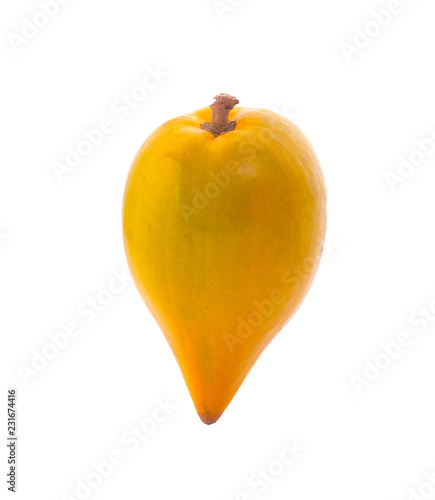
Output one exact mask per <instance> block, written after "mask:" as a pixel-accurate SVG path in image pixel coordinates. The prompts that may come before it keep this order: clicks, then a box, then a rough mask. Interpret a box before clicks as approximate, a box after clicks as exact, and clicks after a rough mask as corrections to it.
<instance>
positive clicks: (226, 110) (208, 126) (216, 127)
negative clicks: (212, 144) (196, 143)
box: [201, 94, 239, 137]
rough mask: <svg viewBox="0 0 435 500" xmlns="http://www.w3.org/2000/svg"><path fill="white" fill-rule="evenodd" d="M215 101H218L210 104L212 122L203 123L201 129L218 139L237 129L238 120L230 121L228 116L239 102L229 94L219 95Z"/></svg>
mask: <svg viewBox="0 0 435 500" xmlns="http://www.w3.org/2000/svg"><path fill="white" fill-rule="evenodd" d="M213 99H216V101H215V102H214V103H213V104H210V108H211V122H206V123H201V128H202V129H203V130H207V132H211V133H212V134H213V135H214V136H215V137H217V136H218V135H223V134H226V133H227V132H231V130H234V129H235V128H236V123H237V122H236V120H233V121H231V122H230V121H228V115H229V114H230V111H231V110H232V109H233V108H234V106H235V105H236V104H238V103H239V100H238V99H236V98H235V97H233V96H232V95H229V94H219V95H217V96H215V97H213Z"/></svg>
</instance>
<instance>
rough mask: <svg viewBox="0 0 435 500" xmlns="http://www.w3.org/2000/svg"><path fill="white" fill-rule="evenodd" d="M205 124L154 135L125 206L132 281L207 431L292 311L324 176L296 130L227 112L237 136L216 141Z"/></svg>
mask: <svg viewBox="0 0 435 500" xmlns="http://www.w3.org/2000/svg"><path fill="white" fill-rule="evenodd" d="M210 119H211V110H210V108H203V109H200V110H198V111H195V112H194V113H192V114H189V115H184V116H180V117H178V118H175V119H172V120H169V121H167V122H165V123H164V124H163V125H162V126H160V127H159V128H158V129H157V130H155V131H154V133H153V134H151V136H150V137H148V139H147V140H146V141H145V142H144V144H143V145H142V147H141V148H140V150H139V152H138V153H137V155H136V157H135V159H134V161H133V164H132V166H131V169H130V172H129V175H128V179H127V184H126V188H125V195H124V204H123V220H124V228H123V229H124V245H125V251H126V255H127V260H128V264H129V266H130V270H131V273H132V276H133V279H134V281H135V284H136V286H137V288H138V290H139V292H140V294H141V296H142V298H143V300H144V302H145V304H146V305H147V307H148V309H149V310H150V312H151V313H152V315H153V316H154V318H155V319H156V321H157V323H158V324H159V326H160V328H161V330H162V331H163V333H164V335H165V337H166V339H167V341H168V343H169V345H170V347H171V349H172V351H173V353H174V355H175V358H176V360H177V362H178V364H179V366H180V368H181V371H182V373H183V376H184V379H185V381H186V384H187V387H188V389H189V392H190V394H191V397H192V399H193V402H194V404H195V407H196V410H197V412H198V414H199V416H200V418H201V419H202V421H203V422H204V423H206V424H211V423H214V422H215V421H216V420H217V419H218V418H219V417H220V415H221V414H222V412H223V411H224V410H225V408H226V407H227V405H228V404H229V403H230V401H231V399H232V398H233V396H234V395H235V393H236V392H237V390H238V388H239V387H240V385H241V383H242V382H243V380H244V379H245V377H246V375H247V374H248V372H249V371H250V369H251V368H252V366H253V365H254V363H255V361H256V360H257V358H258V356H259V355H260V354H261V352H262V351H263V350H264V348H265V347H266V346H267V345H268V343H269V342H270V341H271V340H272V338H273V337H274V336H275V335H276V334H277V333H278V332H279V331H280V330H281V329H282V328H283V327H284V325H285V324H286V323H287V322H288V321H289V319H290V318H291V317H292V316H293V314H294V313H295V312H296V310H297V309H298V307H299V306H300V304H301V303H302V301H303V299H304V297H305V296H306V294H307V292H308V290H309V288H310V286H311V284H312V281H313V279H314V275H315V273H316V271H317V267H318V264H319V260H320V257H321V253H322V248H323V241H324V236H325V230H326V188H325V184H324V179H323V175H322V172H321V169H320V166H319V163H318V160H317V158H316V155H315V153H314V151H313V149H312V147H311V145H310V143H309V142H308V141H307V139H306V138H305V136H304V135H303V133H302V132H301V131H300V130H299V129H298V128H297V127H296V126H295V125H293V124H292V123H291V122H290V121H288V120H287V119H285V118H284V117H282V116H280V115H278V114H277V113H273V112H271V111H268V110H265V109H257V108H243V107H236V108H234V109H233V110H232V111H231V112H230V114H229V120H236V123H237V125H236V127H235V130H233V131H231V132H228V133H225V134H224V135H220V136H217V137H215V136H214V135H213V134H211V133H210V132H207V131H206V130H203V129H201V126H200V124H201V123H202V122H209V121H210ZM225 172H226V174H225ZM204 200H205V201H204Z"/></svg>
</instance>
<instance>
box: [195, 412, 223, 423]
mask: <svg viewBox="0 0 435 500" xmlns="http://www.w3.org/2000/svg"><path fill="white" fill-rule="evenodd" d="M198 415H199V418H200V419H201V420H202V421H203V422H204V424H206V425H211V424H214V423H215V422H217V421H218V420H219V418H220V416H221V415H222V413H220V414H219V415H216V416H212V415H210V414H209V413H198Z"/></svg>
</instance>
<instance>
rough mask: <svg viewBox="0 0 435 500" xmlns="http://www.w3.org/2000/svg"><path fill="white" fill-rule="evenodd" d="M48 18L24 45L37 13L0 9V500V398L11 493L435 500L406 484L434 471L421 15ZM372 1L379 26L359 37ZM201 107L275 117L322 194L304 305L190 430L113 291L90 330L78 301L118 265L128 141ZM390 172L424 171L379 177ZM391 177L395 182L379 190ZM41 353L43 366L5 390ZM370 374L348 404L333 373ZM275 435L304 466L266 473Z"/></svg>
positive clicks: (302, 7)
mask: <svg viewBox="0 0 435 500" xmlns="http://www.w3.org/2000/svg"><path fill="white" fill-rule="evenodd" d="M63 3H64V4H65V5H58V7H59V8H58V12H55V14H54V15H53V14H52V16H53V17H52V18H49V19H48V21H47V19H46V21H47V22H46V25H45V26H43V27H41V28H37V29H36V33H35V32H33V36H32V37H31V38H28V39H21V41H19V42H17V40H20V39H19V38H18V37H19V36H22V30H23V29H24V31H25V32H26V33H27V36H29V32H30V35H32V32H31V28H29V27H28V21H26V19H27V20H30V21H31V20H32V19H33V17H34V16H35V14H37V13H38V12H40V11H41V6H40V4H39V3H38V1H35V0H20V1H12V0H10V1H6V0H3V1H2V4H1V7H0V19H1V21H0V24H1V46H0V54H1V69H2V71H1V73H2V77H1V81H0V109H1V147H0V171H1V179H0V235H1V236H0V273H1V274H0V283H1V288H0V303H1V316H0V323H1V334H2V335H1V343H2V348H1V360H0V361H1V370H2V372H1V392H0V413H1V414H2V415H3V417H2V419H1V426H0V427H1V428H0V440H2V445H1V449H2V452H1V457H0V460H1V463H2V467H1V470H2V479H1V484H0V488H1V490H2V491H1V495H2V498H3V494H4V493H5V494H8V495H9V496H11V495H12V493H9V492H7V485H6V466H7V464H6V460H7V450H6V437H7V435H6V433H7V429H6V406H7V388H9V387H16V388H17V390H18V424H19V445H18V467H19V468H18V493H16V495H15V497H14V498H19V499H26V500H27V499H36V500H50V499H53V500H55V499H61V498H64V499H67V498H68V499H71V498H77V499H78V498H86V497H87V498H95V499H97V498H101V499H105V500H112V499H113V500H115V499H119V498H128V499H129V500H139V499H144V498H152V499H155V500H159V499H162V500H163V499H165V500H166V499H169V498H189V499H191V500H196V499H198V500H199V499H204V498H207V499H210V500H247V499H257V498H264V499H268V500H269V499H271V500H272V499H277V500H278V499H279V500H283V499H291V498H298V499H299V500H304V499H307V500H308V499H310V500H312V499H315V498H325V497H326V498H334V499H342V500H348V499H349V498H352V499H353V500H360V499H361V500H363V499H364V500H367V499H368V498H370V499H371V500H388V499H391V500H393V499H403V500H405V499H408V498H414V500H415V499H418V498H431V497H434V498H435V487H434V486H432V487H431V486H430V483H427V484H424V483H425V481H426V479H425V474H427V473H435V451H434V450H435V405H434V399H433V396H434V381H435V363H434V349H435V333H434V325H433V324H432V320H433V319H434V318H435V302H433V301H434V299H435V280H434V278H435V263H434V256H435V238H434V218H435V196H434V183H435V167H434V156H435V155H434V156H432V153H434V151H432V149H431V147H432V146H431V140H429V141H427V143H426V146H427V153H426V155H425V156H423V157H422V153H418V149H417V145H416V143H415V140H424V139H427V138H430V136H431V134H432V132H433V131H434V130H435V71H434V46H435V30H434V25H433V19H434V15H435V5H434V4H433V1H431V0H414V1H412V2H411V1H407V2H405V0H403V2H402V3H399V4H398V5H397V2H396V3H394V2H393V4H391V5H390V4H389V3H388V1H387V0H364V1H362V0H359V1H356V0H330V1H328V2H325V1H324V0H306V1H291V2H283V1H280V0H268V1H267V2H264V1H260V0H244V1H240V0H239V1H236V0H223V1H222V2H221V3H220V5H218V3H216V2H213V1H212V0H184V1H179V0H171V1H160V2H158V1H153V2H144V1H140V0H123V1H122V2H121V1H107V0H94V1H92V2H85V1H83V0H71V1H70V2H65V1H64V2H63ZM225 6H226V8H225ZM385 9H390V10H392V11H394V13H393V14H385V12H384V13H383V14H381V16H380V18H379V16H378V19H381V20H383V21H382V22H383V24H384V26H380V25H379V24H378V23H379V21H374V23H373V20H374V16H375V17H376V14H374V13H373V12H372V11H375V13H376V12H379V11H385ZM36 22H39V23H40V24H41V23H42V24H44V16H42V17H41V16H40V15H39V17H38V15H37V16H36ZM370 22H371V24H370ZM368 23H369V24H368ZM25 26H27V28H25ZM26 29H27V31H26ZM366 29H367V30H368V31H369V32H370V37H369V38H367V37H366V38H365V37H364V35H362V34H361V31H358V30H366ZM355 37H356V40H354V38H355ZM23 40H24V41H23ZM343 44H348V45H343ZM355 44H358V45H359V47H358V46H356V45H355ZM17 45H18V46H17ZM351 46H353V47H354V48H353V49H351V48H350V47H351ZM349 51H351V52H350V53H351V55H350V56H349ZM346 54H347V56H346ZM147 68H148V69H147ZM149 68H151V69H153V70H154V71H160V73H161V74H162V73H165V76H164V77H162V78H161V81H160V82H159V83H158V85H156V87H155V88H154V89H153V90H149V91H148V92H147V95H146V96H145V98H144V99H143V100H142V101H141V102H139V103H133V104H135V106H136V107H135V109H131V110H129V111H125V112H124V113H123V114H122V118H124V119H122V118H121V113H120V112H119V111H115V109H116V102H117V99H119V98H121V96H122V94H127V95H128V94H130V93H131V92H139V90H136V91H134V90H133V89H134V88H135V87H136V86H137V85H140V84H141V82H142V80H143V79H144V77H145V76H146V75H147V74H148V71H149ZM219 92H228V93H231V94H233V95H235V96H237V97H238V98H239V100H240V104H241V105H242V106H259V107H265V108H270V109H273V110H276V111H278V112H280V113H282V114H285V115H286V116H288V117H290V118H291V119H292V120H293V121H294V122H295V123H296V124H297V125H299V126H300V127H301V128H302V130H303V131H304V132H305V134H306V135H307V136H308V138H309V139H310V141H311V142H312V143H313V145H314V147H315V149H316V151H317V153H318V156H319V158H320V161H321V164H322V167H323V170H324V174H325V179H326V183H327V187H328V242H329V243H328V244H327V246H326V253H325V258H324V260H323V262H322V264H321V266H320V270H319V273H318V276H317V278H316V281H315V284H314V286H313V288H312V290H311V292H310V294H309V296H308V297H307V299H306V300H305V302H304V304H303V306H302V307H301V309H300V310H299V312H298V313H297V314H296V316H295V317H294V318H293V320H292V321H291V322H290V324H289V325H288V326H287V327H286V328H285V330H284V331H283V332H281V333H280V334H279V336H278V337H277V338H276V339H275V340H274V341H273V342H272V344H271V345H270V346H269V347H268V349H267V350H266V352H265V353H264V354H263V355H262V357H261V359H260V360H259V361H258V363H257V364H256V366H255V367H254V369H253V370H252V372H251V374H250V375H249V376H248V378H247V379H246V381H245V383H244V384H243V386H242V388H241V389H240V391H239V392H238V394H237V395H236V397H235V399H234V400H233V402H232V403H231V405H230V406H229V407H228V409H227V410H226V412H225V413H224V415H223V416H222V418H221V419H220V420H219V421H218V422H217V423H216V424H215V425H212V426H205V425H204V424H202V423H201V421H200V420H199V418H198V417H197V415H196V413H195V410H194V407H193V404H192V402H191V400H190V397H189V394H188V392H187V389H186V387H185V385H184V382H183V379H182V377H181V374H180V371H179V369H178V366H177V364H176V362H175V360H174V358H173V356H172V353H171V351H170V349H169V347H168V345H167V344H166V341H165V340H164V337H163V335H162V334H161V332H160V331H159V328H158V327H157V325H156V324H155V322H154V321H153V319H152V318H151V315H150V314H149V313H148V311H147V310H146V308H145V306H144V305H143V303H142V301H141V299H140V297H139V294H138V293H137V291H136V290H135V288H134V286H133V285H132V284H131V283H129V284H125V285H122V284H121V285H120V283H121V282H119V283H118V287H121V288H122V290H121V291H120V293H118V294H117V295H115V296H113V297H112V300H108V303H107V304H106V305H105V306H104V307H103V308H102V310H101V311H99V312H98V314H96V315H95V318H93V321H90V322H89V323H86V321H85V318H84V317H82V316H79V315H78V309H77V308H80V305H82V306H83V302H84V301H86V300H87V299H88V298H89V297H95V296H96V295H97V294H100V295H99V296H100V297H103V296H104V297H106V298H107V294H106V295H104V293H105V292H104V291H103V292H102V290H104V289H105V288H106V287H107V286H108V283H109V282H110V280H111V277H113V272H114V271H115V272H119V273H121V274H122V273H123V272H125V268H126V261H125V257H124V250H123V245H122V236H121V202H122V195H123V189H124V183H125V179H126V176H127V172H128V169H129V166H130V163H131V160H132V158H133V157H134V155H135V153H136V151H137V149H138V148H139V146H140V145H141V143H142V142H143V141H144V140H145V138H146V137H147V136H148V135H149V134H150V133H151V132H152V131H153V130H154V129H155V128H156V127H157V126H158V125H160V124H161V123H162V122H164V121H165V120H167V119H169V118H173V117H175V116H178V115H180V114H183V113H188V112H190V111H193V110H195V109H197V108H200V107H203V106H207V105H208V104H210V103H211V102H212V97H213V96H214V95H215V94H216V93H219ZM137 95H139V94H137ZM114 103H115V104H114ZM114 106H115V108H114ZM103 119H110V120H111V121H112V125H113V127H112V128H113V130H112V133H110V134H105V135H104V139H103V141H102V143H101V144H100V145H98V146H95V148H94V149H93V150H92V151H91V153H90V154H89V155H88V156H87V157H86V158H84V159H83V161H82V162H81V164H80V165H78V166H77V167H75V168H74V169H73V171H72V172H68V173H66V174H65V175H62V176H61V179H59V177H58V176H56V174H55V172H54V169H53V162H60V163H65V156H66V148H67V147H68V146H70V147H75V146H76V145H77V143H78V142H79V141H81V140H82V139H83V129H87V130H91V129H93V128H95V127H97V126H98V125H99V123H100V121H101V120H103ZM400 156H403V157H405V158H409V157H410V156H411V157H412V158H413V160H412V161H414V162H415V163H419V165H418V166H416V167H415V169H414V168H413V167H411V168H409V167H408V169H407V170H406V169H404V168H403V167H402V169H401V171H400V172H401V173H400V174H397V172H398V169H399V163H400ZM388 172H390V173H395V174H396V175H400V177H398V178H395V181H394V182H393V183H392V182H391V175H390V182H387V179H386V173H387V175H388ZM398 179H399V180H398ZM392 185H393V188H392V187H391V186H392ZM394 188H395V189H394ZM123 270H124V271H123ZM101 294H102V295H101ZM431 302H432V311H433V312H430V311H428V310H425V309H424V308H425V307H426V306H428V307H429V305H430V304H431ZM422 315H426V318H427V319H422V318H423V316H422ZM71 322H76V323H77V324H78V325H79V327H80V328H81V330H80V333H79V334H78V335H77V336H75V337H74V338H72V337H71V338H70V340H69V343H68V345H67V346H66V347H65V348H63V349H62V350H60V351H59V352H58V353H55V354H54V355H53V351H50V348H47V345H49V344H50V343H51V339H50V337H49V334H50V333H51V334H56V333H59V332H62V331H64V329H65V328H66V325H67V324H69V323H71ZM401 332H406V334H402V337H401V338H405V337H406V335H408V337H407V338H408V343H409V345H408V346H406V347H403V348H402V350H401V352H400V353H399V355H398V356H396V358H397V359H394V360H391V359H386V358H385V356H383V357H382V356H380V354H381V353H383V352H384V351H383V349H382V347H381V343H382V342H384V343H385V342H387V343H388V342H391V341H393V340H395V339H396V338H397V336H398V335H399V334H400V333H401ZM44 349H45V352H48V353H49V354H50V353H51V355H53V356H54V357H53V359H51V360H49V361H47V362H46V364H45V366H44V367H43V368H42V369H41V366H40V365H36V366H39V369H38V370H36V371H35V372H34V373H33V374H32V375H31V376H27V377H25V376H24V377H23V376H22V375H20V370H23V366H24V367H27V369H28V370H30V369H32V368H31V366H32V363H34V364H35V363H37V362H36V361H35V356H36V358H37V357H38V354H36V353H39V355H41V352H42V351H43V350H44ZM47 349H48V350H47ZM368 362H376V363H377V364H378V365H380V364H382V363H384V365H385V364H388V363H389V366H388V367H387V368H382V369H381V370H380V371H379V370H378V372H376V371H374V374H373V368H372V371H371V372H370V373H371V380H370V381H366V382H365V385H364V387H363V388H362V390H361V391H358V390H357V389H356V386H355V383H352V377H354V378H353V380H354V381H355V380H356V379H355V376H358V377H363V376H365V375H364V367H365V366H367V363H368ZM40 363H41V361H40ZM20 367H21V368H20ZM375 370H376V368H375ZM366 371H367V370H366ZM366 375H367V373H366ZM156 398H157V399H158V398H160V399H161V400H163V401H164V400H165V399H168V400H169V401H170V402H171V403H172V404H173V405H174V406H177V409H174V410H173V411H172V412H171V414H170V415H168V417H167V419H166V421H165V422H160V423H157V424H155V425H154V427H153V422H152V421H151V420H145V422H147V424H146V425H148V426H149V428H150V429H151V428H152V429H153V432H151V433H150V435H149V437H148V439H147V440H146V441H145V442H143V443H142V444H141V446H140V448H139V449H138V450H137V451H133V450H132V449H131V448H130V447H129V446H127V445H125V444H123V443H122V442H121V439H122V436H123V435H125V433H129V432H130V428H131V426H134V425H140V424H141V422H142V421H144V419H147V418H149V417H152V415H153V412H154V411H155V408H156V405H157V403H156ZM1 408H3V409H1ZM293 441H294V442H295V443H296V444H297V446H299V447H300V448H303V449H304V450H303V451H300V452H299V456H298V457H297V459H296V460H295V461H294V463H293V464H288V465H285V464H284V465H283V464H281V465H280V463H279V460H280V457H281V456H283V455H282V451H283V450H284V444H283V443H284V442H287V443H290V444H291V443H293ZM113 450H118V451H119V452H120V454H121V455H122V458H123V460H124V462H123V464H122V465H119V466H115V467H114V470H113V471H112V473H111V474H109V477H106V478H104V479H103V480H101V481H99V477H98V476H96V475H95V470H94V466H93V462H99V463H101V462H104V461H107V460H108V457H109V455H110V453H111V452H112V451H113ZM262 468H263V469H265V470H266V474H268V478H269V482H268V483H266V482H264V483H261V481H260V484H261V485H263V486H264V485H266V484H267V486H265V487H264V488H263V487H261V486H260V485H259V484H258V481H259V480H258V478H259V474H262V473H263V472H261V469H262ZM88 480H89V481H90V482H91V483H92V489H91V490H90V492H89V491H85V492H82V495H81V496H80V495H79V494H78V493H77V492H76V488H77V485H78V484H79V483H80V481H88ZM255 481H257V482H255ZM434 481H435V479H434ZM99 482H100V483H101V484H100V485H98V484H99ZM253 484H257V486H253ZM409 488H412V489H413V490H415V491H416V492H417V491H418V490H419V488H421V490H420V493H421V496H416V495H414V494H412V495H413V496H412V495H411V492H410V491H409ZM66 494H68V495H70V496H65V495H66ZM62 495H63V496H62ZM5 498H6V496H5Z"/></svg>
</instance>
